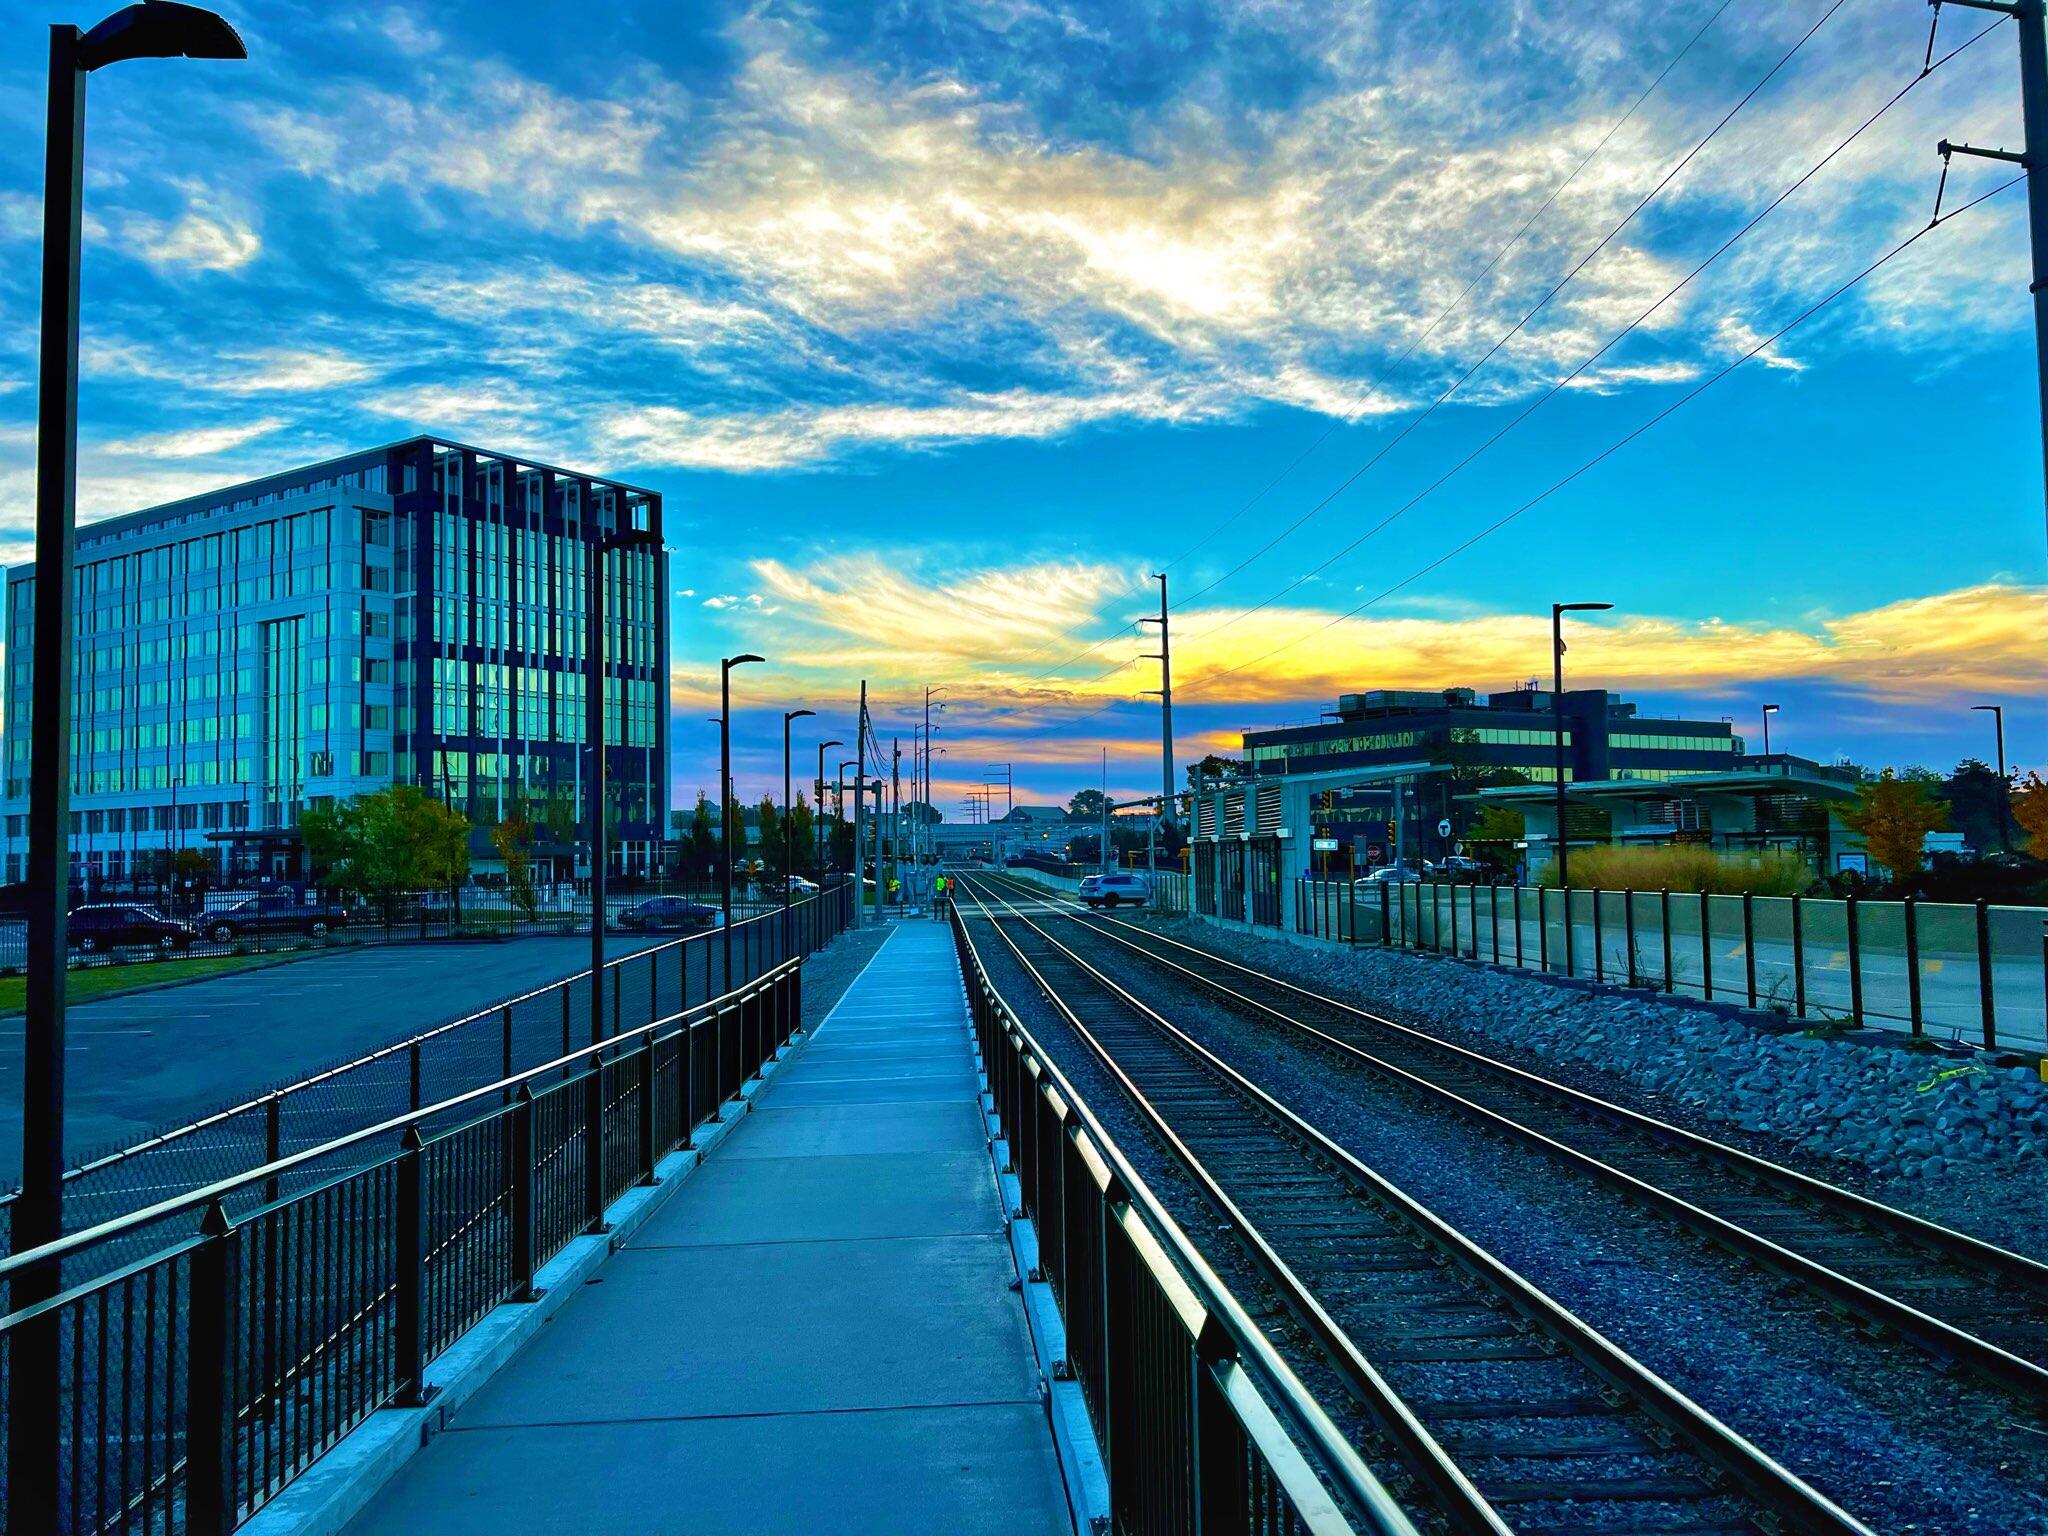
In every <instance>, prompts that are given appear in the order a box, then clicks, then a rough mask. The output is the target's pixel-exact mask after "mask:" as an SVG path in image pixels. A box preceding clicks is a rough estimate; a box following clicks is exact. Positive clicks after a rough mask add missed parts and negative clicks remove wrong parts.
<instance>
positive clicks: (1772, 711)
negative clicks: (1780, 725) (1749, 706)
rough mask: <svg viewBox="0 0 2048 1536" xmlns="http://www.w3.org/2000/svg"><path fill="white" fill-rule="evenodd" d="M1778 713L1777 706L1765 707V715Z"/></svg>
mask: <svg viewBox="0 0 2048 1536" xmlns="http://www.w3.org/2000/svg"><path fill="white" fill-rule="evenodd" d="M1777 712H1778V706H1777V705H1775V704H1766V705H1765V706H1764V713H1765V714H1767V715H1775V714H1776V713H1777Z"/></svg>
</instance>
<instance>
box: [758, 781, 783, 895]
mask: <svg viewBox="0 0 2048 1536" xmlns="http://www.w3.org/2000/svg"><path fill="white" fill-rule="evenodd" d="M754 814H755V817H756V819H757V821H758V823H759V825H760V828H761V845H760V849H759V852H760V856H761V859H762V860H763V861H764V862H765V863H766V864H767V866H768V867H769V868H770V869H771V870H773V871H775V872H776V873H777V874H784V875H786V874H788V873H789V871H788V870H786V869H784V868H783V867H782V813H781V812H780V811H778V810H776V809H775V800H774V797H773V796H770V795H763V796H762V797H761V806H760V809H759V810H758V811H756V812H755V813H754Z"/></svg>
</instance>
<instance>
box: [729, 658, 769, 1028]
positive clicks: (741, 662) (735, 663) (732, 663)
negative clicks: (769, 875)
mask: <svg viewBox="0 0 2048 1536" xmlns="http://www.w3.org/2000/svg"><path fill="white" fill-rule="evenodd" d="M766 659H767V658H766V657H763V656H756V655H755V654H754V653H753V652H752V651H748V652H747V653H745V654H744V655H741V656H728V657H726V658H725V660H723V661H721V662H720V663H719V664H718V794H719V801H718V830H719V837H720V841H721V843H722V844H723V845H724V846H723V851H724V854H725V869H724V871H723V876H722V878H721V881H720V890H721V892H722V894H721V896H720V898H719V909H720V910H721V911H722V912H724V914H725V989H726V990H727V991H728V992H730V991H731V990H732V817H731V816H730V815H728V814H727V811H728V808H729V807H730V806H731V805H732V669H733V668H734V667H743V666H745V665H746V664H747V663H748V662H750V661H765V660H766Z"/></svg>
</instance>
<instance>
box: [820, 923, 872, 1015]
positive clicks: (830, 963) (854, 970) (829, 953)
mask: <svg viewBox="0 0 2048 1536" xmlns="http://www.w3.org/2000/svg"><path fill="white" fill-rule="evenodd" d="M888 936H889V930H888V929H886V928H883V927H881V926H879V925H877V926H874V927H868V928H853V929H849V930H848V931H847V932H845V933H842V934H840V935H839V937H838V938H836V939H834V940H833V941H832V942H831V943H830V944H827V945H826V946H825V947H824V948H823V949H821V950H819V951H818V952H817V953H816V954H815V955H812V956H811V957H810V958H809V959H807V960H806V961H804V1028H805V1029H807V1030H810V1029H816V1028H817V1027H818V1025H819V1024H820V1023H821V1022H822V1021H823V1020H824V1017H825V1015H826V1014H828V1013H830V1012H831V1011H832V1009H833V1007H834V1006H835V1005H836V1004H837V1003H838V1001H839V999H840V998H842V997H844V996H845V995H846V989H847V988H848V987H850V986H852V985H853V979H854V977H856V976H858V975H859V974H860V973H861V972H862V971H863V970H865V969H866V968H867V963H868V962H869V961H870V960H872V959H874V958H875V951H876V950H878V949H880V948H881V947H882V941H883V940H884V939H886V938H888Z"/></svg>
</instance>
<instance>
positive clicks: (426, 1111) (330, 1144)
mask: <svg viewBox="0 0 2048 1536" xmlns="http://www.w3.org/2000/svg"><path fill="white" fill-rule="evenodd" d="M802 964H803V961H802V960H801V959H800V958H799V957H796V956H791V957H790V958H789V959H787V960H784V961H782V962H781V963H780V964H777V965H775V966H772V967H771V968H769V969H768V970H766V971H763V972H762V973H761V974H760V975H759V976H756V977H754V978H752V979H751V980H749V981H747V982H746V983H744V984H743V985H741V986H738V987H735V988H733V989H732V990H731V991H729V992H723V993H720V994H719V995H718V996H717V997H714V998H709V999H707V1000H706V1001H704V1002H701V1003H697V1004H695V1005H693V1006H692V1007H689V1008H685V1009H682V1010H680V1011H678V1012H676V1013H672V1014H668V1015H667V1016H665V1017H663V1018H659V1019H654V1020H652V1021H650V1022H649V1023H646V1024H640V1025H636V1026H635V1027H633V1028H632V1029H627V1030H621V1031H620V1032H619V1033H618V1034H616V1035H608V1036H607V1037H606V1038H604V1039H603V1040H598V1041H593V1042H592V1043H590V1044H589V1045H583V1046H578V1047H577V1048H576V1049H575V1050H573V1051H570V1052H569V1053H568V1054H567V1055H564V1056H558V1057H556V1058H555V1059H554V1060H553V1061H548V1062H542V1063H541V1064H540V1065H538V1066H533V1067H527V1068H524V1069H523V1070H521V1071H519V1072H515V1073H514V1074H512V1075H511V1076H510V1077H505V1078H500V1079H498V1080H497V1081H495V1082H490V1083H485V1084H483V1085H481V1086H479V1087H475V1088H470V1089H467V1090H465V1091H464V1092H462V1093H459V1094H457V1095H456V1096H455V1097H453V1098H449V1099H442V1100H441V1101H439V1102H438V1103H435V1104H423V1105H421V1106H420V1107H419V1108H418V1109H409V1110H407V1111H406V1112H405V1113H404V1114H402V1115H394V1116H393V1117H391V1118H390V1119H388V1120H380V1121H379V1122H377V1123H376V1124H375V1125H368V1126H364V1127H362V1128H361V1129H359V1130H354V1131H349V1132H346V1133H345V1134H343V1135H340V1136H337V1137H335V1138H334V1139H333V1140H331V1141H325V1142H322V1143H321V1144H320V1145H318V1146H316V1147H307V1148H305V1149H304V1150H302V1151H298V1152H294V1153H292V1154H291V1155H290V1156H288V1157H281V1158H279V1159H278V1160H277V1161H275V1162H272V1163H265V1164H263V1165H262V1166H261V1167H258V1168H251V1169H248V1170H247V1171H245V1172H242V1173H237V1174H233V1175H230V1176H229V1177H228V1178H225V1179H219V1180H216V1181H215V1182H214V1183H212V1184H208V1185H204V1186H202V1187H201V1188H198V1189H193V1190H188V1191H186V1192H185V1193H184V1194H180V1195H172V1196H170V1197H169V1198H168V1199H164V1200H159V1201H158V1202H157V1203H156V1204H155V1205H148V1206H144V1207H142V1208H141V1209H140V1210H135V1211H130V1212H128V1213H126V1214H125V1215H121V1216H115V1217H110V1218H109V1219H108V1220H106V1221H103V1222H101V1223H99V1224H98V1225H97V1226H91V1227H86V1228H83V1229H81V1230H80V1231H77V1232H67V1233H65V1234H64V1235H63V1236H62V1237H59V1238H56V1239H54V1240H52V1241H50V1242H47V1243H44V1244H43V1245H42V1246H40V1247H37V1248H30V1249H27V1250H25V1251H23V1252H21V1253H14V1254H9V1255H8V1256H7V1257H6V1258H4V1259H0V1281H5V1280H7V1279H8V1278H10V1277H11V1276H13V1275H14V1274H15V1273H17V1272H18V1271H20V1270H23V1269H26V1268H28V1267H30V1266H32V1265H36V1264H44V1263H49V1262H51V1261H52V1260H59V1259H63V1258H66V1257H68V1256H69V1255H71V1254H74V1253H77V1252H80V1251H81V1250H83V1249H86V1248H90V1247H93V1246H96V1245H97V1244H99V1243H103V1242H105V1241H107V1240H108V1239H110V1238H113V1237H118V1236H119V1235H121V1234H122V1233H123V1232H129V1231H133V1230H136V1229H137V1228H141V1227H147V1226H153V1225H155V1224H156V1223H157V1222H159V1221H163V1220H166V1219H168V1218H169V1217H172V1216H177V1215H180V1214H182V1213H184V1212H186V1211H193V1210H199V1209H203V1208H204V1207H206V1206H209V1205H211V1204H213V1203H214V1202H215V1201H216V1200H220V1199H222V1198H224V1197H225V1196H227V1195H231V1194H233V1193H234V1192H235V1191H236V1190H239V1189H245V1188H247V1187H248V1186H249V1185H251V1184H255V1183H260V1182H263V1181H266V1180H269V1179H274V1178H277V1177H279V1176H280V1175H282V1174H286V1173H290V1172H292V1171H293V1170H294V1169H297V1168H302V1167H304V1166H306V1165H307V1164H309V1163H315V1162H319V1161H321V1160H322V1159H324V1158H328V1157H332V1156H333V1155H334V1154H335V1153H336V1152H339V1151H343V1150H345V1149H346V1148H348V1147H352V1146H356V1145H358V1144H359V1143H362V1142H365V1141H368V1140H371V1139H372V1138H374V1137H377V1136H388V1135H390V1134H391V1133H392V1132H394V1131H403V1130H404V1129H405V1128H406V1127H407V1126H412V1125H418V1124H420V1123H421V1122H422V1121H425V1120H428V1119H430V1118H432V1117H433V1116H435V1115H439V1114H444V1113H446V1112H448V1111H449V1110H452V1109H457V1108H459V1107H461V1106H462V1105H464V1104H468V1103H471V1102H472V1101H474V1100H476V1099H480V1098H484V1097H486V1096H487V1095H492V1094H503V1093H505V1092H508V1091H510V1090H511V1089H514V1088H517V1087H519V1086H521V1085H522V1084H524V1083H527V1082H531V1081H532V1080H534V1079H535V1078H539V1077H545V1076H547V1075H548V1074H549V1073H553V1072H560V1071H561V1070H562V1069H563V1068H564V1067H566V1066H569V1065H572V1064H574V1063H576V1062H578V1061H581V1060H583V1059H585V1058H587V1057H590V1056H593V1055H596V1056H602V1055H603V1054H604V1052H606V1051H608V1050H610V1049H612V1048H613V1047H615V1046H619V1045H622V1044H624V1043H626V1042H629V1041H632V1040H636V1039H639V1038H640V1037H641V1036H643V1035H646V1034H648V1033H649V1032H651V1031H654V1030H658V1029H663V1028H666V1027H667V1026H670V1025H673V1024H675V1023H677V1022H678V1021H679V1020H685V1019H687V1020H688V1021H689V1027H690V1028H692V1029H694V1028H695V1027H696V1026H697V1025H698V1024H699V1023H701V1022H703V1020H704V1019H705V1018H708V1017H711V1016H715V1015H716V1014H718V1013H720V1012H723V1011H724V1010H725V1009H727V1008H730V1007H733V1006H735V1005H737V1004H739V1003H743V1002H745V1001H746V1000H747V999H748V998H750V997H753V996H755V995H756V994H757V993H760V992H762V991H765V990H767V989H768V987H769V986H770V985H771V984H772V983H774V982H776V981H778V980H780V979H781V978H782V977H783V976H784V975H785V974H787V973H788V972H790V971H792V970H795V969H797V968H799V967H801V966H802Z"/></svg>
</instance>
